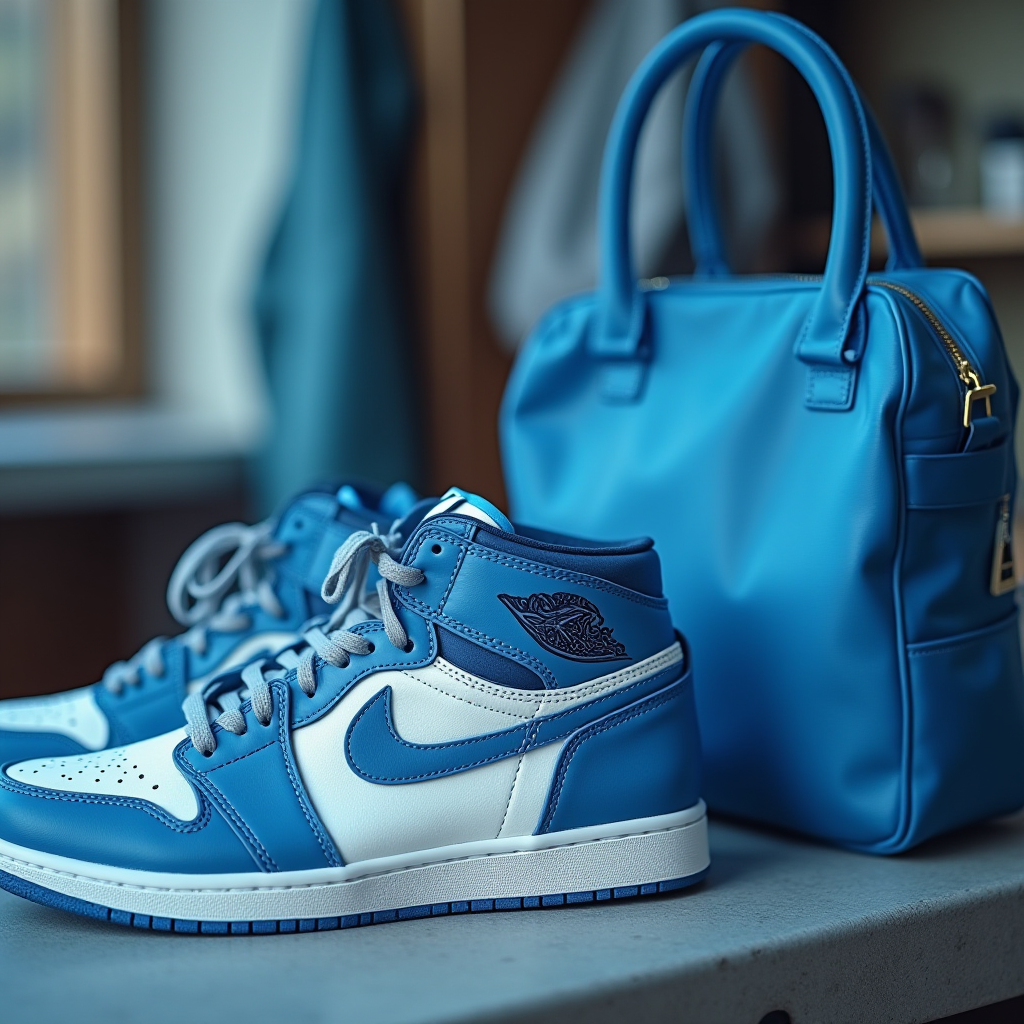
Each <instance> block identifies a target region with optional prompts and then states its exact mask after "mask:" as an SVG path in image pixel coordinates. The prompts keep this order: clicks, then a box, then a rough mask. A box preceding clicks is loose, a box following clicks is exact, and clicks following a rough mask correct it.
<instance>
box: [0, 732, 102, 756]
mask: <svg viewBox="0 0 1024 1024" xmlns="http://www.w3.org/2000/svg"><path fill="white" fill-rule="evenodd" d="M85 753H88V751H87V750H86V749H85V747H83V746H82V745H81V744H80V743H76V742H75V741H74V740H73V739H71V737H70V736H64V735H62V734H61V733H57V732H21V731H20V730H13V729H11V730H8V729H0V758H2V759H3V760H2V763H5V764H6V763H9V762H11V763H13V762H15V761H32V760H34V759H35V758H37V757H61V756H64V755H72V754H85Z"/></svg>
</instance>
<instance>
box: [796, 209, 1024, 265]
mask: <svg viewBox="0 0 1024 1024" xmlns="http://www.w3.org/2000/svg"><path fill="white" fill-rule="evenodd" d="M910 217H911V220H912V221H913V222H914V230H915V231H916V233H917V240H918V243H919V244H920V246H921V252H922V254H923V255H924V257H925V259H927V260H929V261H932V262H934V261H938V260H949V259H968V258H970V257H978V256H982V257H985V256H1024V217H1022V218H1018V219H1015V220H1006V219H1001V218H999V217H994V216H992V215H991V214H989V213H986V212H985V211H984V210H982V209H980V208H978V207H949V208H945V209H939V208H936V209H915V210H911V211H910ZM830 227H831V221H830V218H827V217H816V218H814V219H813V220H808V221H803V222H801V223H799V224H797V225H796V228H795V231H794V237H793V242H794V250H795V255H796V256H797V257H799V258H800V259H801V260H823V259H824V257H825V252H826V250H827V248H828V238H829V232H830ZM887 252H888V245H887V242H886V238H885V232H884V231H883V230H882V225H881V223H880V222H879V220H878V218H877V217H876V218H875V222H874V224H873V226H872V230H871V255H872V257H874V258H876V259H881V258H884V257H885V254H886V253H887Z"/></svg>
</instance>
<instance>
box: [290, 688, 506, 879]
mask: <svg viewBox="0 0 1024 1024" xmlns="http://www.w3.org/2000/svg"><path fill="white" fill-rule="evenodd" d="M384 686H390V687H391V688H392V704H391V707H392V712H393V715H394V722H395V727H396V729H398V731H399V734H400V735H401V736H402V737H403V738H405V739H407V740H410V741H411V742H419V743H426V742H443V741H445V740H453V739H460V738H463V737H466V736H474V735H477V734H479V733H482V732H493V731H494V730H496V729H502V728H507V727H508V726H509V724H514V722H512V720H510V719H509V717H508V716H506V715H502V714H500V713H498V712H493V711H488V710H486V709H484V708H481V707H479V706H475V705H472V704H470V703H464V702H459V701H457V700H453V699H452V698H451V697H449V696H448V695H447V694H444V693H441V692H440V691H438V690H435V689H432V688H431V687H429V686H425V685H424V684H423V683H422V682H421V681H420V680H418V679H417V678H416V677H415V675H414V673H412V672H409V673H406V672H380V673H377V674H375V675H372V676H370V677H369V678H368V679H364V680H362V681H361V682H360V683H358V684H357V685H356V686H355V687H354V688H353V689H352V691H351V692H350V693H348V694H346V696H345V697H344V698H343V699H342V700H341V701H340V702H339V703H338V705H337V707H335V708H333V709H332V710H331V711H330V712H329V713H328V714H327V715H325V716H324V717H323V718H321V719H319V720H318V721H316V722H314V723H313V724H312V725H308V726H304V727H303V728H301V729H297V730H296V731H295V732H294V733H293V734H292V749H293V750H294V752H295V760H296V763H297V765H298V769H299V774H300V775H301V776H302V781H303V782H304V784H305V786H306V792H307V793H308V794H309V798H310V800H312V802H313V806H314V808H315V809H316V812H317V814H318V815H319V816H320V820H321V821H322V822H323V824H324V827H325V828H326V829H327V831H328V833H329V834H330V836H331V839H333V840H334V843H335V845H336V846H337V848H338V851H339V852H340V853H341V856H342V858H343V859H344V861H345V863H346V864H352V863H355V862H356V861H362V860H368V859H370V858H372V857H387V856H392V855H394V854H398V853H408V852H411V851H413V850H429V849H431V848H433V847H435V846H444V845H447V844H450V843H469V842H474V841H475V840H479V839H494V838H495V837H496V836H497V835H498V830H499V829H500V828H501V821H502V818H503V817H504V814H505V805H506V803H507V801H508V795H509V793H510V792H511V791H512V780H513V779H514V777H515V772H516V760H515V759H514V758H509V759H507V760H504V761H498V762H496V763H495V764H490V765H485V766H484V767H482V768H474V769H473V770H471V771H468V772H460V773H458V774H455V775H448V776H446V777H444V778H441V779H428V780H427V781H425V782H415V783H410V784H408V785H395V786H385V785H377V784H376V783H372V782H366V781H365V780H363V779H361V778H359V777H358V776H357V775H355V774H354V773H353V772H352V770H351V769H350V768H349V766H348V762H347V760H346V759H345V754H344V750H345V734H346V733H347V731H348V726H349V723H350V722H351V720H352V718H353V717H354V716H355V715H357V714H358V713H359V711H360V710H361V709H362V707H363V705H364V704H365V703H366V702H367V701H368V700H369V699H370V698H371V697H373V696H374V695H375V694H376V693H378V692H379V691H380V690H381V688H382V687H384ZM417 717H418V718H419V719H420V720H419V721H416V719H417Z"/></svg>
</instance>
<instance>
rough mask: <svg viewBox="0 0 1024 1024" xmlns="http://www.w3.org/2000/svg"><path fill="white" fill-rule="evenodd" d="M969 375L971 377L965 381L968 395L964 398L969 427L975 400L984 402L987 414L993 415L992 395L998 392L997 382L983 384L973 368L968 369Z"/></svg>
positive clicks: (966, 424) (966, 422) (966, 419)
mask: <svg viewBox="0 0 1024 1024" xmlns="http://www.w3.org/2000/svg"><path fill="white" fill-rule="evenodd" d="M967 376H968V377H969V378H970V379H969V381H964V383H965V384H967V395H966V396H965V398H964V426H965V427H969V426H970V425H971V418H972V417H973V415H974V403H975V402H984V403H985V415H986V416H991V415H992V396H993V395H994V394H995V393H996V386H995V384H982V383H981V381H980V380H978V375H977V374H976V373H975V372H974V371H973V370H971V369H968V370H967Z"/></svg>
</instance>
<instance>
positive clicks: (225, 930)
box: [0, 868, 709, 935]
mask: <svg viewBox="0 0 1024 1024" xmlns="http://www.w3.org/2000/svg"><path fill="white" fill-rule="evenodd" d="M708 870H709V869H708V868H705V869H704V870H703V871H698V872H697V873H696V874H694V875H687V876H686V877H685V878H673V879H670V880H669V881H667V882H649V883H647V884H646V885H625V886H620V887H619V888H616V889H595V890H593V891H590V892H567V893H556V894H549V895H546V896H522V897H516V898H514V899H493V900H459V901H456V902H454V903H433V904H430V903H428V904H425V905H423V906H419V907H401V908H398V909H395V910H378V911H375V912H374V913H372V914H349V915H348V916H346V917H319V918H317V917H311V918H302V919H298V920H296V919H291V920H285V921H232V922H227V921H186V920H181V919H179V918H171V917H150V916H149V915H147V914H130V913H128V912H127V911H124V910H112V909H111V908H110V907H103V906H100V905H99V904H98V903H88V902H86V901H85V900H80V899H76V898H75V897H74V896H65V895H63V894H62V893H59V892H53V891H52V890H51V889H44V888H43V887H42V886H41V885H36V884H35V883H33V882H26V881H25V880H24V879H21V878H18V877H17V876H16V875H11V874H8V873H7V872H5V871H0V889H6V890H7V891H8V892H10V893H14V895H15V896H21V897H23V898H24V899H26V900H31V901H32V902H33V903H39V904H41V905H42V906H44V907H53V908H54V909H56V910H65V911H67V912H69V913H71V914H78V915H79V916H81V917H91V918H93V919H94V920H97V921H110V922H111V923H112V924H119V925H124V926H126V927H129V928H142V929H148V930H150V931H155V932H177V933H178V934H183V935H283V934H288V933H292V932H330V931H335V930H337V929H339V928H358V927H360V926H361V925H367V924H385V923H387V922H389V921H408V920H412V919H414V918H418V917H444V916H445V915H447V914H467V913H469V914H472V913H480V912H487V911H495V910H535V909H542V908H544V907H564V906H576V905H579V904H584V903H601V902H603V901H605V900H621V899H632V898H633V897H637V896H654V895H656V894H658V893H663V892H673V891H675V890H677V889H685V888H688V887H689V886H691V885H696V884H697V883H698V882H702V881H703V880H704V878H705V877H706V876H707V873H708Z"/></svg>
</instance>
